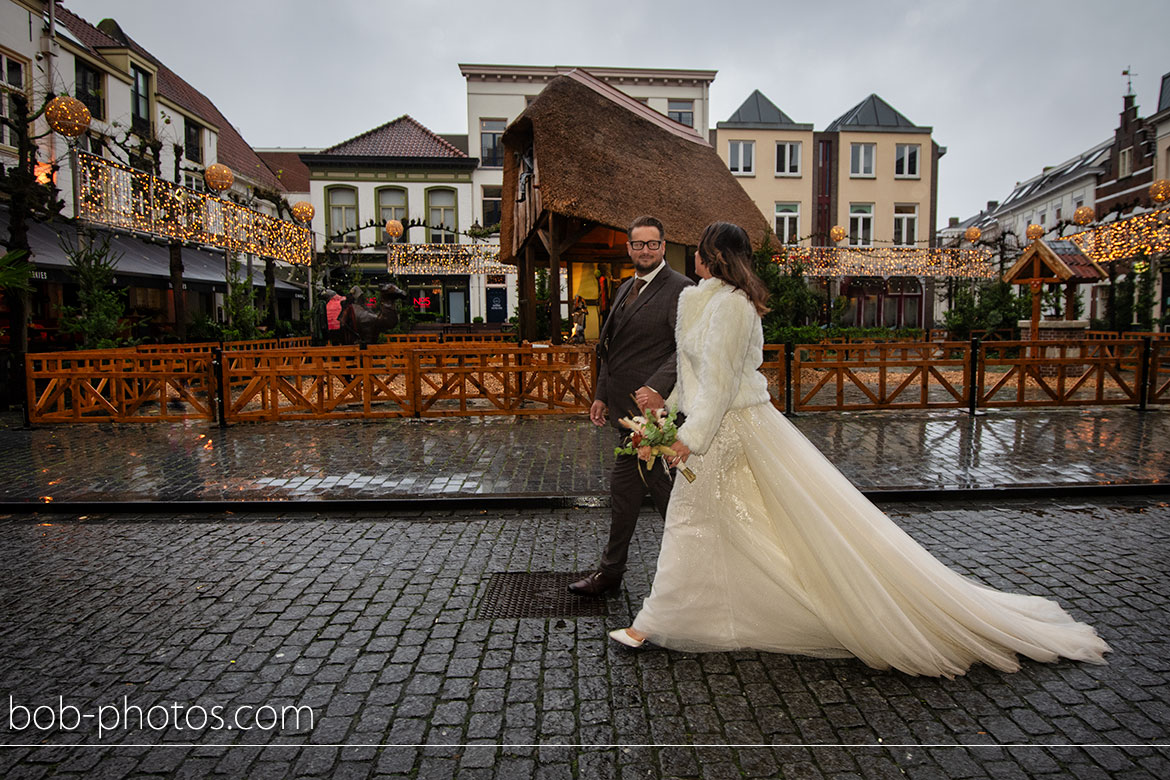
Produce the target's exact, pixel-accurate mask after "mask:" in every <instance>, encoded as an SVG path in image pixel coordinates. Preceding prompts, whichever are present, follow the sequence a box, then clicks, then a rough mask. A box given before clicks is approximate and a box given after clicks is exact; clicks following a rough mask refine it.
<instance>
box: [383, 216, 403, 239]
mask: <svg viewBox="0 0 1170 780" xmlns="http://www.w3.org/2000/svg"><path fill="white" fill-rule="evenodd" d="M386 235H388V236H390V238H399V237H401V236H402V223H401V222H399V221H398V220H396V219H391V220H387V222H386Z"/></svg>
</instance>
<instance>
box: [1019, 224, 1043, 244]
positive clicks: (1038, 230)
mask: <svg viewBox="0 0 1170 780" xmlns="http://www.w3.org/2000/svg"><path fill="white" fill-rule="evenodd" d="M1044 233H1045V230H1044V226H1043V225H1037V224H1036V223H1032V224H1031V225H1028V229H1027V231H1025V232H1024V235H1025V236H1027V237H1028V240H1029V241H1035V240H1037V239H1039V238H1041V237H1043V235H1044Z"/></svg>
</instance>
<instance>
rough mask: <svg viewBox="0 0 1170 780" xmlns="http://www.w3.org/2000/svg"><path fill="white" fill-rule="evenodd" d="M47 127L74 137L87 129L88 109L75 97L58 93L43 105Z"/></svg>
mask: <svg viewBox="0 0 1170 780" xmlns="http://www.w3.org/2000/svg"><path fill="white" fill-rule="evenodd" d="M45 119H47V120H48V121H49V127H51V128H53V129H54V130H56V131H57V132H58V133H60V134H61V135H63V136H67V137H69V138H76V137H77V136H79V135H81V134H82V133H84V132H85V131H86V130H88V129H89V122H90V119H91V117H90V115H89V109H88V108H86V107H85V104H84V103H82V102H81V101H80V100H78V99H77V98H75V97H69V96H68V95H58V96H57V97H55V98H53V99H52V100H50V101H49V105H47V106H45Z"/></svg>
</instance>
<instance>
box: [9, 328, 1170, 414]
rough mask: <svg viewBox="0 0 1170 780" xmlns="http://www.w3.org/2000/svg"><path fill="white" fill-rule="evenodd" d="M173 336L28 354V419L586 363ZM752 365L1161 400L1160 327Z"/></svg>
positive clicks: (405, 344) (507, 378)
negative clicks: (157, 344) (160, 347)
mask: <svg viewBox="0 0 1170 780" xmlns="http://www.w3.org/2000/svg"><path fill="white" fill-rule="evenodd" d="M177 346H178V347H179V349H175V350H174V351H171V352H161V351H155V350H153V349H151V350H143V349H129V348H128V349H121V350H95V351H78V352H50V353H33V354H29V355H28V356H27V358H26V360H27V364H26V365H27V369H28V370H27V377H28V378H27V381H28V388H27V392H28V399H29V409H30V419H31V420H32V421H33V422H35V423H52V422H105V421H121V422H145V421H154V420H160V421H168V420H183V419H205V420H215V419H217V418H218V419H220V420H221V422H224V423H227V422H238V421H247V420H298V419H300V420H311V419H338V418H386V417H443V416H479V415H498V414H524V415H527V414H566V413H570V414H576V413H580V412H584V411H586V410H587V409H588V408H589V406H590V404H591V402H592V397H593V386H594V382H595V377H596V368H597V366H596V357H595V353H594V350H593V349H592V347H588V346H568V345H565V346H555V347H542V346H516V345H513V344H510V343H504V342H497V343H488V344H481V343H468V344H458V343H456V344H452V343H447V344H437V343H433V342H429V341H422V340H420V341H405V340H403V341H401V342H399V343H393V344H382V345H378V346H373V347H369V348H366V349H361V348H358V347H316V348H295V349H289V348H285V349H280V348H278V347H273V346H271V345H270V346H268V347H261V348H255V347H253V348H249V349H230V350H224V351H222V352H220V351H219V349H218V348H217V347H214V346H213V347H206V346H205V345H177ZM760 370H761V371H762V372H763V373H764V375H765V376H766V377H767V379H768V386H769V390H770V393H771V395H772V400H773V403H775V404H776V406H778V407H780V408H782V409H785V410H786V411H795V412H813V411H846V410H866V409H943V408H962V407H967V408H968V409H969V410H971V411H974V410H975V409H976V408H978V407H983V408H994V407H1040V406H1090V405H1116V404H1133V405H1139V406H1142V407H1145V406H1147V405H1151V404H1170V340H1168V339H1161V340H1156V341H1155V340H1153V339H1148V338H1147V339H1142V340H1136V339H1127V338H1116V339H1106V338H1098V339H1096V340H1093V341H1037V342H1028V341H996V342H991V343H987V342H978V341H971V342H925V341H915V342H904V343H857V344H799V345H792V346H785V345H767V346H766V347H765V348H764V362H763V364H762V365H761V366H760ZM221 408H222V411H221Z"/></svg>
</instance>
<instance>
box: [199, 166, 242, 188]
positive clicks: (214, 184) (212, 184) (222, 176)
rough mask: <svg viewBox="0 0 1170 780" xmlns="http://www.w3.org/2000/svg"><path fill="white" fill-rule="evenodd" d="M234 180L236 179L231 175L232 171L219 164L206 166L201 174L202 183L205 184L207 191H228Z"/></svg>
mask: <svg viewBox="0 0 1170 780" xmlns="http://www.w3.org/2000/svg"><path fill="white" fill-rule="evenodd" d="M235 180H236V177H235V175H234V174H232V169H231V168H229V167H227V166H226V165H221V164H219V163H213V164H212V165H209V166H207V170H205V171H204V172H203V181H205V182H207V187H208V189H211V190H215V191H216V192H223V191H224V190H226V189H229V188H230V187H231V186H232V183H233V182H234V181H235Z"/></svg>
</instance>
